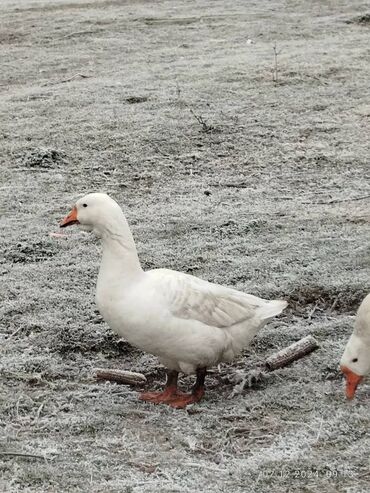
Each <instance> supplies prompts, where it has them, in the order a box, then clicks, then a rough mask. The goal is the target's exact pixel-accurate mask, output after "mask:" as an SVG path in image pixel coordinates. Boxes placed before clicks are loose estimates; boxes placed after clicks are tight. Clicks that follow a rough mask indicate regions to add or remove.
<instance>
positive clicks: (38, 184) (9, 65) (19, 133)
mask: <svg viewBox="0 0 370 493" xmlns="http://www.w3.org/2000/svg"><path fill="white" fill-rule="evenodd" d="M211 4H212V7H210V5H211ZM313 7H314V8H313ZM319 7H320V8H318V3H317V2H316V3H315V5H314V6H313V4H312V3H311V2H282V1H277V2H274V4H271V2H267V1H261V2H258V3H255V4H252V3H248V6H246V2H244V1H242V0H236V1H235V2H224V1H219V2H211V3H210V2H208V3H205V2H193V1H188V2H185V1H183V0H173V1H172V2H161V1H158V2H155V4H154V3H153V2H152V3H150V2H149V3H148V2H145V1H142V0H138V1H135V2H122V1H121V0H99V1H97V0H91V1H87V0H59V1H58V2H50V1H47V0H37V1H35V0H22V1H20V0H19V1H15V0H12V1H10V0H3V1H2V2H1V13H0V16H1V20H2V26H3V29H2V33H1V35H0V37H1V46H2V70H1V71H0V84H1V91H2V96H3V97H2V99H1V103H0V105H1V114H2V117H1V123H2V125H1V131H0V139H1V147H0V186H1V200H0V215H1V216H0V218H1V235H0V252H1V253H0V273H1V283H0V299H1V303H0V341H1V342H0V347H1V359H0V425H1V426H0V429H1V432H0V459H1V461H0V491H1V492H4V493H18V492H22V493H23V492H25V493H44V492H45V493H46V492H50V493H72V492H73V493H74V492H77V493H80V492H81V493H85V492H89V493H90V492H91V493H108V492H109V493H122V492H129V491H130V492H132V493H139V492H140V493H152V492H154V491H155V492H157V491H158V492H161V493H162V492H163V493H164V492H166V493H170V492H171V493H172V492H181V493H190V492H194V491H202V492H212V493H221V492H224V491H226V490H227V491H232V492H234V493H242V492H243V493H245V492H246V491H248V493H262V492H267V491H273V492H274V493H286V492H287V491H289V492H292V493H302V492H303V491H307V492H309V491H315V492H316V491H320V492H321V493H334V492H335V493H339V492H340V493H359V492H365V491H368V482H369V476H368V474H369V461H368V451H369V447H370V441H369V440H370V439H369V424H370V423H369V421H370V418H369V399H370V386H369V384H368V382H364V384H363V385H362V386H361V388H360V389H359V391H358V395H357V396H356V399H355V401H353V402H352V403H351V404H349V403H348V402H346V401H345V399H344V392H343V385H342V376H341V374H340V371H339V368H338V361H339V356H340V354H341V352H342V350H343V348H344V345H345V342H346V340H347V338H348V336H349V334H350V333H351V332H352V325H353V318H354V313H355V310H356V308H357V306H358V303H359V302H360V300H361V298H362V297H363V296H364V294H365V293H367V292H369V291H370V277H369V264H370V245H369V238H370V234H369V233H370V222H369V208H370V199H369V195H370V185H369V180H368V175H369V155H370V153H369V150H370V149H369V135H368V109H366V105H368V99H369V80H370V68H369V64H368V44H369V32H368V29H367V27H366V24H364V23H360V24H361V25H360V24H358V23H350V24H346V23H345V20H344V19H354V18H357V17H359V16H360V15H362V13H363V2H362V3H361V2H359V1H357V0H354V1H351V2H350V1H348V0H339V1H338V2H320V6H319ZM248 38H249V39H253V40H255V43H253V44H250V45H248V49H247V50H246V40H247V39H248ZM275 40H276V45H275V47H277V48H276V50H277V52H279V50H280V49H281V48H280V47H283V49H284V52H283V54H284V63H281V59H280V58H278V59H277V60H276V79H277V83H274V84H273V83H272V77H271V68H273V67H272V63H273V62H272V54H273V52H272V49H271V46H272V45H273V43H274V42H275ZM266 67H267V68H268V71H267V70H266ZM84 75H86V76H87V77H84ZM174 81H176V82H174ZM174 84H177V89H175V87H174ZM207 104H210V105H211V106H210V107H209V106H207ZM189 108H192V109H193V111H194V113H195V114H196V115H197V116H198V118H199V119H197V118H196V117H195V116H194V114H192V113H191V112H190V111H189ZM217 115H221V118H222V120H219V119H218V117H217ZM220 121H221V123H222V125H220ZM212 127H216V128H220V129H221V130H222V131H221V132H217V131H214V130H213V129H212V130H210V129H211V128H212ZM93 190H100V191H106V192H109V193H110V194H111V195H112V196H114V197H115V198H116V199H117V200H118V201H119V202H120V203H121V204H122V205H123V206H124V210H125V213H126V215H127V217H128V220H129V221H130V224H131V226H132V230H133V233H134V236H135V239H136V240H137V244H138V248H139V253H140V257H141V259H142V261H143V264H144V266H145V267H146V268H153V267H154V268H155V267H171V268H174V269H178V270H182V271H185V272H191V273H193V274H195V275H197V276H199V277H202V278H205V279H209V280H211V281H215V282H219V283H222V284H225V285H229V286H234V287H236V288H238V289H241V290H245V291H247V292H250V293H255V294H257V295H260V296H265V297H271V298H275V297H283V298H284V297H286V298H288V300H289V302H290V306H289V309H288V311H287V312H286V313H285V314H284V315H283V316H282V317H280V318H279V319H276V320H275V321H273V322H272V323H270V324H269V325H268V326H267V327H266V328H265V329H264V330H263V331H262V332H261V333H260V334H259V335H258V337H256V339H255V341H254V343H253V345H252V347H251V349H250V350H249V351H247V352H245V354H243V355H242V356H241V357H240V359H238V360H237V361H235V362H234V363H233V364H230V365H222V366H221V367H220V368H214V369H213V370H212V372H211V373H210V375H209V378H208V380H207V394H206V398H205V399H204V401H202V402H201V403H200V404H199V405H196V406H194V407H192V408H189V410H188V411H187V412H178V411H175V410H172V409H169V408H166V407H155V406H152V405H149V404H144V403H142V402H139V401H138V400H137V392H136V388H130V387H129V386H125V385H115V384H107V383H98V382H96V380H95V369H96V368H117V369H124V370H129V371H133V372H139V373H143V374H144V375H145V377H146V379H147V388H150V389H153V388H156V387H157V388H159V387H161V385H162V383H163V381H164V371H163V369H162V368H161V367H159V366H158V363H157V360H156V359H155V358H153V357H151V356H149V355H146V354H143V353H141V352H140V351H138V350H135V349H134V348H132V347H130V346H129V345H128V344H127V343H126V342H125V341H119V340H118V338H117V337H116V336H115V335H114V334H112V333H111V332H110V330H109V329H108V328H107V326H106V325H105V324H104V323H103V322H102V319H101V317H100V316H99V314H98V313H96V311H95V310H96V307H95V304H94V289H95V282H96V275H97V269H98V262H99V255H100V250H99V247H98V243H97V242H96V241H95V240H94V239H93V238H92V237H91V236H87V235H84V234H83V233H79V232H76V231H74V232H71V233H70V234H69V235H68V236H67V237H55V236H54V237H53V236H49V233H50V232H55V231H59V229H58V221H59V220H60V219H61V218H62V217H63V216H64V215H65V213H66V212H67V211H68V210H69V208H70V206H71V204H73V202H74V200H75V198H76V196H78V195H79V194H84V193H86V192H90V191H93ZM360 199H361V200H360ZM310 334H311V335H312V336H314V338H315V339H316V340H317V341H318V343H319V344H320V349H318V350H317V351H316V352H314V353H312V355H310V356H307V357H306V358H304V359H302V360H300V361H297V362H295V363H293V364H292V365H291V366H289V367H287V368H283V369H279V370H276V371H274V372H272V373H263V374H261V372H260V371H259V370H260V368H261V364H263V363H264V361H265V360H266V358H267V357H268V356H270V355H271V354H273V353H274V352H276V351H278V350H279V349H281V348H283V347H285V346H288V345H290V344H292V343H293V342H295V341H298V340H299V339H301V338H303V337H305V336H307V335H310ZM192 383H193V379H192V378H190V379H188V378H183V379H182V385H183V386H184V388H188V387H189V386H190V385H191V384H192Z"/></svg>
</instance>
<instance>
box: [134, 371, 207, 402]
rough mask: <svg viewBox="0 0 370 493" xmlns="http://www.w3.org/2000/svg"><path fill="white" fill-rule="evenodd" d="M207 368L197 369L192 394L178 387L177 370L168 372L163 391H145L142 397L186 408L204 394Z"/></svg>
mask: <svg viewBox="0 0 370 493" xmlns="http://www.w3.org/2000/svg"><path fill="white" fill-rule="evenodd" d="M206 371H207V370H206V368H200V369H198V370H197V379H196V382H195V385H194V387H193V390H192V392H191V394H184V393H182V392H180V391H179V390H178V389H177V379H178V375H179V374H178V372H177V371H169V372H168V373H167V383H166V388H165V390H164V391H163V392H145V393H142V394H140V399H141V400H143V401H147V402H152V403H153V404H168V405H169V406H171V407H173V408H175V409H184V408H185V407H186V406H188V405H189V404H194V402H199V401H200V400H201V399H202V397H203V396H204V379H205V376H206Z"/></svg>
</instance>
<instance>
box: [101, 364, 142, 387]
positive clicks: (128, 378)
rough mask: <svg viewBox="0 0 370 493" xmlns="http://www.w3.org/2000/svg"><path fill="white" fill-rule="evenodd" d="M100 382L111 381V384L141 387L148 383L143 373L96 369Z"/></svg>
mask: <svg viewBox="0 0 370 493" xmlns="http://www.w3.org/2000/svg"><path fill="white" fill-rule="evenodd" d="M96 378H97V379H98V380H109V381H110V382H117V383H123V384H126V385H127V384H128V385H141V384H143V383H146V377H145V375H143V374H142V373H135V372H133V371H126V370H110V369H105V368H97V369H96Z"/></svg>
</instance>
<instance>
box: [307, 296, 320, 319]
mask: <svg viewBox="0 0 370 493" xmlns="http://www.w3.org/2000/svg"><path fill="white" fill-rule="evenodd" d="M320 301H321V300H317V301H316V303H315V306H314V307H313V308H312V310H311V311H310V313H309V314H308V320H311V318H312V316H313V314H314V313H315V311H316V310H317V307H318V306H319V302H320Z"/></svg>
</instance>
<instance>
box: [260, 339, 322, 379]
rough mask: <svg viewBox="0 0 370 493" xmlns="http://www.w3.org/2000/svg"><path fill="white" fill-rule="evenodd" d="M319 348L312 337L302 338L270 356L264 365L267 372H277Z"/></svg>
mask: <svg viewBox="0 0 370 493" xmlns="http://www.w3.org/2000/svg"><path fill="white" fill-rule="evenodd" d="M318 348H319V343H318V342H317V341H316V339H314V338H313V337H312V336H307V337H304V338H303V339H301V340H299V341H297V342H295V343H294V344H291V345H290V346H288V347H286V348H284V349H282V350H280V351H278V352H277V353H274V354H272V355H271V356H270V357H269V358H267V360H266V362H265V365H266V368H267V369H268V370H269V371H272V370H277V369H278V368H283V367H284V366H288V365H289V364H290V363H292V362H293V361H296V360H298V359H300V358H303V356H306V355H307V354H309V353H311V352H312V351H315V350H316V349H318Z"/></svg>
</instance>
